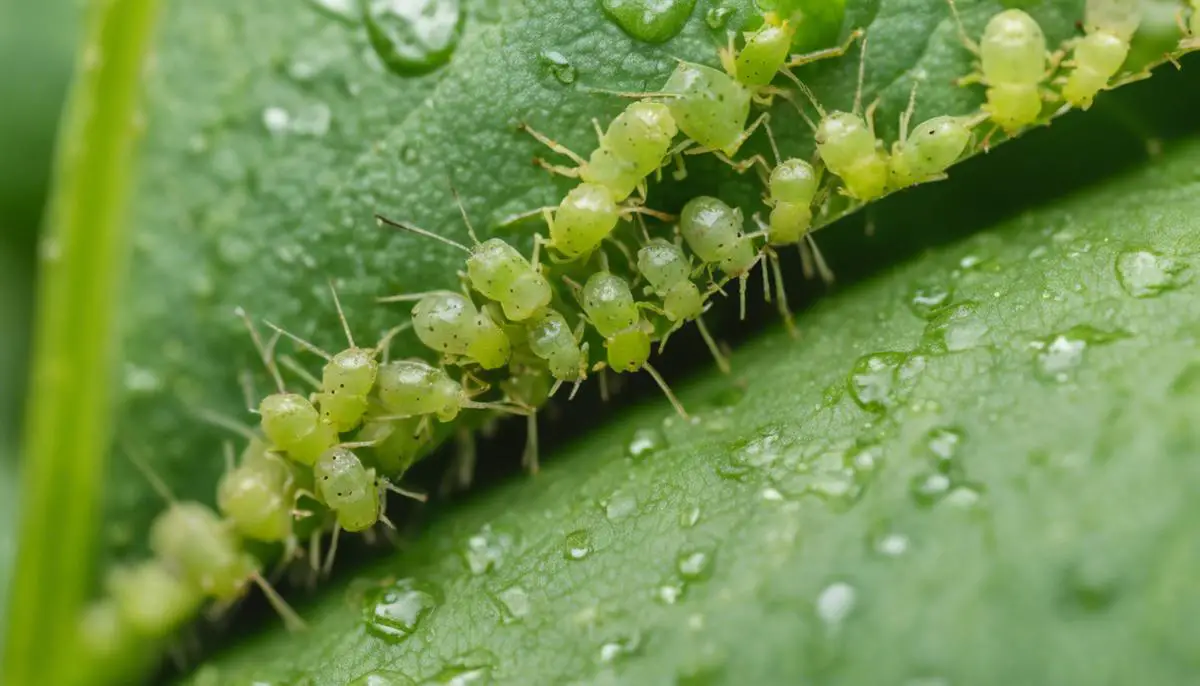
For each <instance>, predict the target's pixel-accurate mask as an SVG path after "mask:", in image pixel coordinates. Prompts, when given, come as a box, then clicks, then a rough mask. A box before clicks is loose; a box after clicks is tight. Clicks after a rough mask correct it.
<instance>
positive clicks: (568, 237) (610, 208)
mask: <svg viewBox="0 0 1200 686" xmlns="http://www.w3.org/2000/svg"><path fill="white" fill-rule="evenodd" d="M545 216H546V224H547V225H548V226H549V227H550V239H549V241H548V242H547V245H548V246H549V247H551V248H554V249H555V250H557V251H558V252H559V253H561V254H562V255H563V256H565V257H567V258H568V259H577V258H581V257H585V256H587V255H590V254H591V253H592V251H593V250H595V249H596V248H597V247H599V245H600V243H601V241H603V240H604V239H605V238H608V236H609V234H611V233H612V230H613V229H614V228H616V226H617V221H618V220H619V219H620V218H621V209H620V208H619V207H618V206H617V200H616V198H615V197H614V196H613V193H612V191H611V190H609V189H608V188H607V187H605V186H601V185H599V184H595V183H581V184H579V185H578V186H576V187H574V188H572V189H571V190H570V192H568V193H567V195H566V196H565V197H564V198H563V199H562V202H560V203H559V204H558V208H557V209H555V210H554V212H553V214H550V211H549V210H547V211H546V215H545Z"/></svg>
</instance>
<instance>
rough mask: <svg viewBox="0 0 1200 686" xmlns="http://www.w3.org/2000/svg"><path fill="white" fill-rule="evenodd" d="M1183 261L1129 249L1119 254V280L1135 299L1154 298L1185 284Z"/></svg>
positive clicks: (1146, 251)
mask: <svg viewBox="0 0 1200 686" xmlns="http://www.w3.org/2000/svg"><path fill="white" fill-rule="evenodd" d="M1185 268H1186V265H1184V264H1183V263H1182V262H1180V261H1178V260H1174V259H1172V258H1170V257H1166V256H1164V255H1160V254H1158V253H1155V252H1152V251H1150V250H1126V251H1124V252H1122V253H1121V254H1120V255H1117V261H1116V269H1117V278H1118V279H1119V280H1120V282H1121V287H1122V288H1124V289H1125V292H1126V293H1128V294H1129V295H1132V296H1133V297H1135V298H1152V297H1154V296H1156V295H1159V294H1160V293H1163V292H1164V291H1169V290H1173V289H1175V288H1178V287H1179V286H1180V285H1182V283H1181V282H1182V279H1181V278H1180V277H1181V272H1182V271H1183V270H1184V269H1185Z"/></svg>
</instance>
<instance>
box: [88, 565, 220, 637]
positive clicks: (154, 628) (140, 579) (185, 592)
mask: <svg viewBox="0 0 1200 686" xmlns="http://www.w3.org/2000/svg"><path fill="white" fill-rule="evenodd" d="M105 587H106V589H107V590H108V594H109V596H110V597H111V598H112V599H113V601H114V602H115V607H116V610H117V612H118V614H119V615H120V618H121V620H122V622H123V623H124V624H126V625H127V626H129V627H130V628H132V629H133V630H134V631H135V632H137V633H138V634H140V635H141V636H145V637H152V638H159V637H163V636H166V635H168V634H170V633H171V632H172V631H174V630H175V629H176V628H178V627H179V626H181V625H183V624H184V623H185V622H187V621H188V620H189V619H190V618H191V617H192V614H193V613H195V611H196V610H197V609H198V608H199V607H200V604H201V603H202V602H203V601H204V594H203V593H201V592H200V589H199V588H197V587H196V586H193V585H192V584H191V583H190V582H188V581H185V580H184V579H181V578H179V577H178V576H176V575H175V572H174V571H172V570H171V569H169V568H168V567H167V566H166V565H164V564H163V563H162V562H160V561H159V560H156V559H150V560H145V561H142V562H139V563H136V564H134V565H130V566H120V567H116V568H114V569H113V570H112V571H111V572H109V574H108V578H107V580H106V581H105Z"/></svg>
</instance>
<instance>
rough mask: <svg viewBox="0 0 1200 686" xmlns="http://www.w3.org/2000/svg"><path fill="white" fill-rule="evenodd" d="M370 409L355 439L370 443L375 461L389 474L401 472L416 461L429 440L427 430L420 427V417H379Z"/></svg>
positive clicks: (381, 469) (397, 474) (384, 472)
mask: <svg viewBox="0 0 1200 686" xmlns="http://www.w3.org/2000/svg"><path fill="white" fill-rule="evenodd" d="M378 417H379V415H377V414H376V413H375V412H368V414H367V417H366V419H365V420H364V421H363V426H362V428H361V429H359V432H358V434H357V435H356V436H355V440H356V441H357V442H359V443H363V444H370V446H371V451H372V453H373V454H374V457H375V460H374V463H375V465H376V466H377V467H378V468H379V470H380V472H382V473H383V474H385V475H388V476H399V475H401V474H403V473H404V472H406V471H408V468H409V467H410V466H412V464H413V462H416V460H417V457H418V455H419V454H420V451H421V448H422V447H423V446H425V444H426V443H428V442H429V441H428V437H427V435H426V432H424V431H421V419H420V418H418V417H409V418H407V419H387V418H386V417H384V418H378Z"/></svg>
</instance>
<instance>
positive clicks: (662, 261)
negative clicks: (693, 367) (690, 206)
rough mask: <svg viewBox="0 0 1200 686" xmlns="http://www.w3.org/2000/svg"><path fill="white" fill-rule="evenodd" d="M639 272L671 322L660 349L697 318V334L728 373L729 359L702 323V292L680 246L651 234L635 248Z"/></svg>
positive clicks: (720, 366)
mask: <svg viewBox="0 0 1200 686" xmlns="http://www.w3.org/2000/svg"><path fill="white" fill-rule="evenodd" d="M637 266H638V273H639V274H641V275H642V277H643V278H645V279H646V283H647V284H648V285H647V286H646V293H647V294H650V293H653V294H654V295H656V296H658V297H659V298H661V299H662V307H661V308H656V309H658V310H659V311H660V312H661V314H662V315H663V316H664V317H666V318H667V320H668V321H670V322H671V324H672V326H671V329H670V330H669V331H667V333H666V334H664V335H663V338H662V341H661V342H660V344H659V351H660V352H661V351H662V349H663V347H664V346H665V345H666V340H667V338H668V337H669V336H670V335H671V333H673V332H674V331H676V330H678V329H679V328H680V327H682V326H683V325H684V324H686V323H687V322H690V321H694V322H696V328H697V329H699V331H700V336H701V337H702V338H703V339H704V343H705V345H707V346H708V350H709V352H711V353H712V356H713V359H714V360H716V362H717V366H718V367H719V368H720V369H721V371H722V372H724V373H726V374H728V373H729V360H728V359H727V358H726V357H725V355H724V354H722V353H721V349H720V348H719V347H718V346H717V342H716V341H715V340H713V337H712V334H711V333H709V331H708V327H707V326H705V325H704V317H703V315H704V308H705V296H704V294H702V293H701V292H700V289H699V288H698V287H697V286H696V284H695V283H693V282H692V265H691V261H690V260H689V259H688V257H687V255H685V254H684V252H683V249H682V248H680V247H679V246H678V245H676V244H674V243H672V242H670V241H668V240H665V239H662V238H653V239H650V240H648V241H647V242H646V245H644V246H642V248H641V249H640V250H638V254H637Z"/></svg>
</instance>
